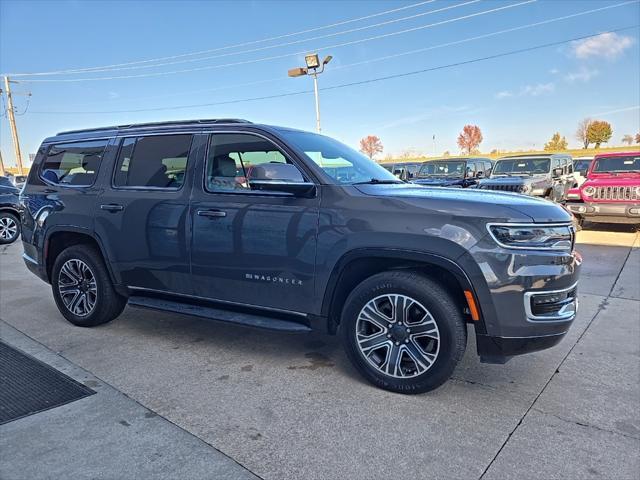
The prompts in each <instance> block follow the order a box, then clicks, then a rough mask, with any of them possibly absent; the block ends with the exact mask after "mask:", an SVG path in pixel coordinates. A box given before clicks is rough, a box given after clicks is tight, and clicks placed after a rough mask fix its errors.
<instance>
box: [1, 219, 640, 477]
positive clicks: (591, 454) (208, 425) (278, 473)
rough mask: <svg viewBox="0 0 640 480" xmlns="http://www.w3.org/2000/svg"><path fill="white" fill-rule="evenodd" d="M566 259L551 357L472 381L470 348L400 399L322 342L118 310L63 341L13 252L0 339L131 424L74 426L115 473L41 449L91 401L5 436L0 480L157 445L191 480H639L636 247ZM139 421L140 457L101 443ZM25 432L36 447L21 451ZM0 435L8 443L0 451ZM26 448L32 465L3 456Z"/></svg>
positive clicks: (14, 427)
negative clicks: (571, 297)
mask: <svg viewBox="0 0 640 480" xmlns="http://www.w3.org/2000/svg"><path fill="white" fill-rule="evenodd" d="M578 249H579V250H580V251H581V253H582V254H583V256H584V264H583V275H582V279H581V283H580V287H579V288H580V311H579V313H578V317H577V319H576V321H575V322H574V325H573V327H572V329H571V331H570V333H569V335H568V336H567V337H566V338H565V339H564V340H563V341H562V342H561V343H560V344H559V345H558V346H556V347H554V348H552V349H550V350H546V351H543V352H539V353H535V354H530V355H525V356H522V357H516V358H514V359H512V360H511V361H510V362H509V363H507V364H506V365H484V364H480V363H479V360H478V358H477V356H476V354H475V341H474V339H473V334H472V332H470V338H469V342H468V344H467V354H466V355H465V358H464V360H463V361H462V362H461V364H460V365H459V367H458V368H457V370H456V371H455V372H454V377H453V379H452V380H450V381H449V382H448V383H447V384H445V385H444V386H443V387H441V388H440V389H438V390H436V391H434V392H431V393H428V394H424V395H419V396H402V395H398V394H392V393H389V392H385V391H382V390H378V389H376V388H373V387H372V386H370V385H368V384H367V383H365V382H364V381H363V380H362V379H361V378H360V377H359V376H358V374H357V373H356V372H355V370H354V369H353V368H352V367H351V365H350V364H349V362H348V360H347V359H346V357H345V356H344V354H343V353H342V350H341V347H340V344H339V342H338V340H337V339H336V338H334V337H329V336H324V335H319V334H307V335H291V334H282V333H272V332H264V331H258V330H252V329H247V328H241V327H234V326H229V325H223V324H217V323H211V322H206V321H203V320H198V319H192V318H189V317H183V316H179V315H174V314H163V313H156V312H152V311H146V310H136V309H131V308H127V309H126V310H125V312H124V313H123V315H122V316H121V317H119V318H118V319H116V320H115V321H114V322H112V323H110V324H108V325H104V326H101V327H98V328H94V329H82V328H77V327H74V326H72V325H71V324H69V323H67V322H66V321H65V320H64V319H63V318H62V316H61V315H60V314H59V313H58V311H57V309H56V307H55V305H54V302H53V299H52V297H51V292H50V287H49V286H48V285H46V284H45V283H43V282H41V281H40V280H39V279H37V278H36V277H35V276H33V275H31V274H30V273H29V272H28V271H27V270H26V268H25V267H24V265H23V263H22V260H21V258H20V254H21V246H20V244H14V245H11V246H9V247H1V248H0V318H1V319H2V321H3V322H6V323H3V322H0V334H2V337H3V338H4V337H7V336H9V337H11V338H13V339H14V340H15V341H21V342H23V344H27V345H28V346H30V348H33V349H36V350H37V349H41V350H42V351H41V352H40V353H39V354H41V355H43V356H44V357H47V358H49V360H50V361H52V362H57V363H58V364H60V365H63V366H66V368H68V369H69V370H70V371H75V372H76V375H80V374H82V375H88V376H90V377H91V378H95V379H96V380H95V381H96V382H99V384H100V385H104V388H105V389H107V390H109V392H110V394H109V395H111V397H109V398H111V400H110V401H115V400H118V401H121V400H122V401H124V400H127V402H131V403H127V402H125V403H126V404H127V405H126V409H129V410H130V411H131V413H130V414H129V413H120V411H119V409H118V408H111V409H105V411H104V412H103V414H102V415H101V416H100V418H98V419H95V420H96V421H95V423H91V422H79V423H78V425H76V426H75V430H74V431H76V432H77V430H78V429H79V430H80V436H81V437H82V436H83V435H84V436H86V437H90V438H92V439H94V440H95V441H96V442H97V443H96V444H94V445H95V446H96V448H98V446H99V444H100V442H99V439H100V436H99V435H96V433H95V432H94V428H104V429H106V430H105V431H106V434H105V435H107V436H106V437H105V438H107V439H108V440H105V441H104V447H102V448H106V449H109V448H111V449H112V450H113V451H112V452H111V453H112V462H111V463H106V464H104V465H102V467H101V466H100V465H101V464H100V462H105V461H106V460H105V458H107V456H106V455H91V454H90V452H91V451H92V450H90V449H89V448H88V447H87V446H86V445H84V446H83V445H82V444H81V443H78V441H77V438H76V437H77V435H76V437H71V439H69V438H70V437H69V436H67V435H64V434H62V435H58V437H57V443H58V448H57V450H55V455H52V454H49V453H50V452H49V450H50V449H47V445H50V443H49V442H51V441H54V439H55V438H56V436H55V433H56V430H55V428H54V430H53V432H51V431H50V429H51V428H52V423H51V422H54V423H53V425H54V427H55V425H58V427H60V425H65V422H64V421H62V420H60V419H58V420H55V421H54V420H53V419H56V418H57V417H56V415H57V414H58V413H57V412H58V411H61V413H60V414H61V415H71V416H73V415H74V412H75V410H74V409H78V411H79V412H80V410H82V409H84V410H82V411H84V414H86V413H87V411H89V412H91V411H95V409H96V408H99V407H98V406H96V405H94V407H87V406H86V404H87V403H88V402H95V401H98V397H100V395H94V396H92V397H88V398H85V399H82V400H79V401H77V402H74V403H72V404H68V405H66V406H64V407H59V408H57V409H53V410H49V411H48V412H44V413H40V414H36V415H33V416H31V417H27V418H25V419H21V420H17V421H15V422H12V423H9V424H6V425H5V426H2V427H0V477H2V478H3V479H4V478H19V477H17V476H15V475H13V473H15V472H20V471H21V470H22V469H24V468H27V466H28V468H29V475H28V477H29V478H49V472H51V471H54V470H52V469H55V472H57V473H58V474H59V475H56V477H57V478H63V477H64V476H65V475H68V476H70V475H71V474H74V477H75V478H127V477H128V475H127V474H124V475H122V474H117V473H116V474H111V473H113V472H120V473H122V472H123V470H111V467H110V465H114V466H113V468H116V466H117V465H120V468H121V469H122V468H123V467H122V465H127V464H128V463H127V462H133V460H132V458H131V457H132V455H131V452H132V451H138V449H142V450H141V451H142V452H143V453H144V452H146V450H144V448H147V447H145V445H148V443H149V442H150V443H153V442H154V440H153V439H154V438H156V437H155V436H156V435H157V436H158V438H159V439H162V442H164V443H160V445H161V447H162V448H160V450H162V451H165V452H167V454H168V455H171V453H169V452H171V448H172V447H171V445H172V444H173V443H176V442H178V441H179V440H182V439H189V440H190V442H192V443H188V447H185V448H183V449H181V450H179V452H178V453H175V454H174V456H178V457H180V458H185V456H187V458H197V459H198V467H197V469H194V470H193V472H194V473H193V475H192V476H193V477H194V478H195V477H197V476H198V475H200V474H201V473H202V472H206V471H207V469H209V472H210V477H211V478H234V476H237V478H245V477H244V476H245V475H249V472H252V473H253V474H255V475H256V476H258V477H261V478H265V479H298V478H305V479H316V478H317V479H332V478H336V479H338V478H339V479H344V478H349V479H359V478H367V479H377V478H389V477H395V478H406V477H410V476H411V477H417V478H430V479H435V478H465V479H467V478H473V479H481V478H482V479H510V478H513V479H516V478H517V479H528V478H531V479H534V478H535V479H538V478H545V479H552V478H563V479H565V478H566V479H585V478H597V479H600V478H610V479H616V480H618V479H621V480H624V479H637V478H639V477H640V408H639V406H640V238H639V235H638V233H637V232H635V231H634V230H633V229H629V228H622V227H619V228H614V227H612V228H609V229H603V228H602V227H600V228H599V229H598V230H597V231H583V232H580V234H579V246H578ZM14 329H15V330H14ZM25 336H28V337H30V339H32V340H30V339H29V338H26V337H25ZM56 354H57V355H56ZM74 369H77V370H74ZM82 375H80V376H82ZM122 394H124V395H122ZM112 397H113V398H112ZM114 398H115V400H114ZM107 400H108V399H107ZM122 408H125V407H122ZM126 409H125V412H128V411H129V410H126ZM145 412H146V413H149V412H150V413H151V414H153V413H155V414H156V415H157V417H154V418H155V419H156V420H155V421H156V422H158V423H157V425H156V426H155V428H150V429H149V430H147V433H148V435H149V436H148V437H146V440H145V438H144V436H143V437H140V436H137V435H131V434H130V432H131V429H130V428H127V427H124V426H122V424H120V428H119V429H116V428H113V427H112V426H111V424H112V423H113V422H119V421H120V420H125V421H126V422H127V423H132V422H135V421H136V420H139V417H140V415H142V417H144V413H145ZM78 415H82V413H81V412H80V413H78ZM130 419H132V420H131V421H130ZM56 422H57V423H56ZM105 425H106V426H105ZM39 431H41V432H45V433H43V434H44V435H49V437H47V439H48V440H49V441H47V442H45V441H38V442H35V443H29V437H30V436H37V435H38V432H39ZM5 432H11V435H12V437H13V440H12V441H4V443H3V438H5V437H7V435H5V434H4V433H5ZM46 432H48V433H46ZM118 435H121V436H122V437H121V439H120V442H117V441H116V440H117V439H118ZM172 436H174V437H175V438H173V439H172ZM20 439H21V440H20ZM74 439H75V440H74ZM176 439H178V440H176ZM145 442H147V443H145ZM7 444H10V445H13V447H12V449H11V450H9V451H7V450H6V449H5V447H6V446H7ZM31 444H34V445H36V447H35V448H32V449H31V450H30V451H31V454H28V453H24V454H22V455H18V456H16V455H14V454H11V453H10V452H16V451H21V450H23V449H28V448H29V446H30V445H31ZM16 445H17V446H16ZM116 445H120V447H119V448H116ZM22 447H24V448H22ZM77 449H80V453H81V454H83V455H85V456H84V457H81V458H84V459H85V460H84V462H80V461H78V460H77V458H78V457H77V453H78V452H77V451H76V450H77ZM41 455H46V456H45V457H41ZM141 455H142V456H141V459H142V460H141V459H140V458H139V459H138V460H137V461H142V463H143V465H145V470H144V471H143V472H144V476H145V477H147V478H152V477H156V476H157V477H158V478H164V477H163V476H162V475H167V476H171V475H168V474H167V473H166V472H167V471H166V468H167V467H166V466H165V465H166V464H169V463H171V462H160V463H159V464H158V465H156V466H155V467H154V465H153V461H152V457H151V455H152V453H151V452H148V455H144V454H141ZM189 456H191V457H189ZM42 458H44V459H45V460H46V461H45V460H42ZM236 462H237V463H236ZM189 463H190V462H188V461H183V462H181V463H180V464H179V465H182V466H184V468H186V466H187V465H189ZM238 464H239V465H241V466H243V467H244V468H245V469H246V470H243V469H240V468H239V465H238ZM65 465H70V467H65ZM225 469H228V470H225ZM124 471H125V472H126V469H125V470H124ZM87 472H89V473H90V474H87ZM172 472H174V471H172ZM185 472H186V471H185ZM134 477H136V475H133V474H132V475H130V478H134ZM138 478H140V476H138ZM182 478H191V476H190V475H189V472H186V473H185V474H184V475H182Z"/></svg>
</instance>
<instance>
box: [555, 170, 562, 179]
mask: <svg viewBox="0 0 640 480" xmlns="http://www.w3.org/2000/svg"><path fill="white" fill-rule="evenodd" d="M553 176H554V177H561V176H562V168H554V169H553Z"/></svg>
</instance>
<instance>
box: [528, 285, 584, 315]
mask: <svg viewBox="0 0 640 480" xmlns="http://www.w3.org/2000/svg"><path fill="white" fill-rule="evenodd" d="M577 286H578V282H576V283H574V284H573V285H571V286H570V287H567V288H561V289H559V290H536V291H534V292H525V294H524V310H525V312H526V314H527V321H528V322H532V323H539V322H544V323H560V322H570V321H572V320H573V319H574V318H575V316H576V314H577V313H578V296H577V295H576V296H575V297H574V302H573V303H569V304H567V305H565V306H564V307H562V308H561V309H560V311H559V312H558V313H557V314H555V315H534V314H533V312H532V311H531V299H532V298H533V297H535V296H536V295H549V294H553V293H563V292H568V291H570V290H573V289H574V288H576V287H577ZM570 306H575V308H574V309H573V310H572V311H569V312H564V313H563V310H565V309H566V308H567V307H570Z"/></svg>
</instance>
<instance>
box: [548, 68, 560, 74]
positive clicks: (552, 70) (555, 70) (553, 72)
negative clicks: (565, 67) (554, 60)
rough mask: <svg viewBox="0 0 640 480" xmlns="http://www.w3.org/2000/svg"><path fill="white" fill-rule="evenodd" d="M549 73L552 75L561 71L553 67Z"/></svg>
mask: <svg viewBox="0 0 640 480" xmlns="http://www.w3.org/2000/svg"><path fill="white" fill-rule="evenodd" d="M549 73H550V74H551V75H556V74H558V73H560V70H558V69H557V68H552V69H551V70H549Z"/></svg>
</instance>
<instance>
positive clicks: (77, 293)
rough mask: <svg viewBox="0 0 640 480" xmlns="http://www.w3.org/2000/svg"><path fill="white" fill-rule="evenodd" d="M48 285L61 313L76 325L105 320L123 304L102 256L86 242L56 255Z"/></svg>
mask: <svg viewBox="0 0 640 480" xmlns="http://www.w3.org/2000/svg"><path fill="white" fill-rule="evenodd" d="M51 286H52V289H53V297H54V299H55V301H56V305H57V306H58V310H60V313H62V315H63V316H64V318H66V319H67V320H68V321H70V322H71V323H73V324H74V325H77V326H79V327H94V326H96V325H101V324H103V323H107V322H109V321H111V320H113V319H114V318H116V317H117V316H118V315H120V313H122V310H123V309H124V307H125V305H126V299H125V298H124V297H123V296H121V295H118V294H117V293H116V291H115V290H114V288H113V284H112V283H111V278H110V277H109V272H108V271H107V268H106V267H105V265H104V262H103V260H102V256H101V255H100V253H99V252H98V251H97V250H96V249H95V248H93V247H91V246H89V245H74V246H72V247H69V248H67V249H65V250H63V251H62V253H60V255H58V258H56V261H55V263H54V265H53V270H52V272H51Z"/></svg>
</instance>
